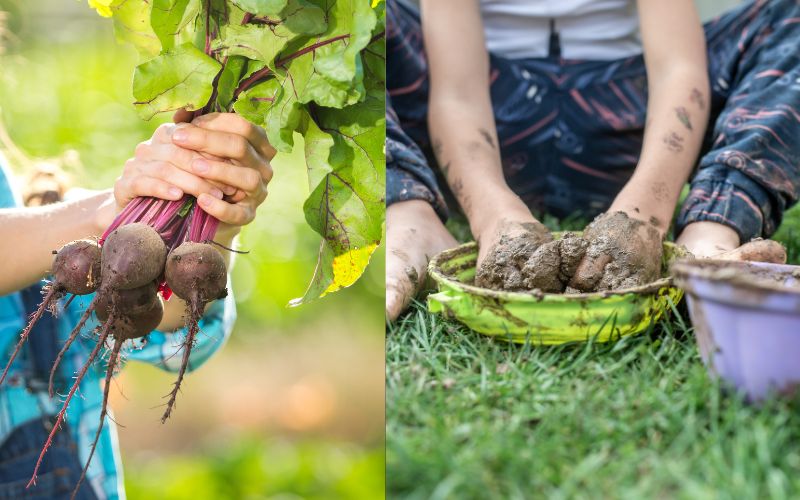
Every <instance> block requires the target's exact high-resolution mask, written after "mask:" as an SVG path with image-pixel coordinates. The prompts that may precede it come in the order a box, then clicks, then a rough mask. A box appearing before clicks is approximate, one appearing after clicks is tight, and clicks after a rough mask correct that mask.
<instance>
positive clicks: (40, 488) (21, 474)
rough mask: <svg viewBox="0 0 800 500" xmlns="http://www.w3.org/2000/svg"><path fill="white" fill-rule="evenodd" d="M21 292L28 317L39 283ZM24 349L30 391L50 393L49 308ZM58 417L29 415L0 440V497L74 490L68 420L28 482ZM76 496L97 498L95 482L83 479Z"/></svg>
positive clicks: (53, 340)
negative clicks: (33, 480) (30, 417)
mask: <svg viewBox="0 0 800 500" xmlns="http://www.w3.org/2000/svg"><path fill="white" fill-rule="evenodd" d="M20 297H21V298H22V303H23V305H24V307H25V313H26V318H28V317H30V316H31V315H32V314H33V313H34V312H35V311H36V309H38V307H39V304H40V303H41V301H42V299H43V295H42V286H41V284H39V283H37V284H35V285H32V286H30V287H28V288H25V289H24V290H22V291H20ZM24 349H26V354H27V356H26V361H27V366H26V367H25V370H24V373H25V380H26V385H27V388H28V390H29V391H32V392H46V391H47V384H48V379H49V377H50V368H51V367H52V366H53V362H54V361H55V358H56V355H57V354H58V351H59V346H58V324H57V321H56V318H55V317H53V315H52V314H51V313H50V311H45V313H44V314H42V316H41V318H40V319H39V321H38V322H37V323H36V325H35V326H34V327H33V329H32V331H31V332H30V335H29V336H28V340H27V342H26V344H25V347H24ZM54 422H55V418H54V417H40V418H36V419H33V420H29V421H27V422H25V423H24V424H22V425H19V426H17V427H16V428H14V430H13V431H11V434H10V435H9V436H8V437H7V438H6V439H5V441H4V442H3V443H2V445H0V500H6V499H18V498H25V499H43V500H44V499H60V498H69V496H70V495H71V494H72V490H73V489H74V488H75V485H76V484H77V483H78V479H79V478H80V475H81V471H82V469H83V465H82V464H81V462H80V459H79V458H78V446H77V444H76V443H75V440H74V439H73V438H72V433H71V432H70V430H69V428H68V426H67V424H66V422H65V423H64V424H62V426H61V427H62V428H61V430H60V431H59V432H58V433H57V434H56V436H55V438H54V440H53V443H52V445H51V446H50V448H49V449H48V450H47V453H46V454H45V456H44V460H43V461H42V465H41V467H40V468H39V474H38V479H37V481H36V485H35V486H31V487H30V488H27V487H26V486H27V484H28V481H29V480H30V477H31V475H32V474H33V470H34V468H35V466H36V461H37V459H38V457H39V453H40V452H41V450H42V447H43V446H44V443H45V442H46V441H47V437H48V434H50V431H51V430H52V428H53V424H54ZM76 498H79V499H81V500H93V499H96V498H97V497H96V496H95V494H94V491H93V490H92V487H91V486H90V485H89V484H88V483H84V484H82V485H81V490H80V491H79V492H78V495H76Z"/></svg>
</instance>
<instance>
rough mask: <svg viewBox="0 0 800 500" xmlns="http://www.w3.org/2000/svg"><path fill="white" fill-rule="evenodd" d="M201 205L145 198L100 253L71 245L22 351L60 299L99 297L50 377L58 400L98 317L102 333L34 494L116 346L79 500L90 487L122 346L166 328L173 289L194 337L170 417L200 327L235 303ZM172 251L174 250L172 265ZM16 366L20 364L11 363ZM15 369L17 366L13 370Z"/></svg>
mask: <svg viewBox="0 0 800 500" xmlns="http://www.w3.org/2000/svg"><path fill="white" fill-rule="evenodd" d="M195 202H196V200H194V199H193V198H190V197H189V198H185V199H184V200H182V201H181V202H178V203H177V204H176V203H168V204H163V203H160V201H159V200H155V199H152V198H137V199H136V200H134V201H133V202H131V203H129V204H128V206H127V207H126V208H125V210H124V211H123V212H122V213H121V214H120V215H119V216H118V217H117V219H115V221H114V222H113V223H112V225H111V226H110V227H109V228H108V229H107V230H106V232H105V234H104V235H103V237H102V238H101V239H100V245H98V244H97V243H95V242H91V241H77V242H73V243H70V244H68V245H65V246H64V248H62V249H61V250H59V252H58V253H57V255H56V259H55V261H54V264H53V276H54V280H53V283H52V285H51V286H50V288H49V289H48V293H47V295H46V297H45V300H44V302H43V303H42V306H41V307H40V310H39V311H38V312H37V314H35V315H34V317H33V318H32V322H31V325H29V327H28V328H26V331H25V332H23V336H22V338H21V340H20V344H19V345H18V347H17V351H18V350H19V348H20V347H21V345H22V343H23V342H24V340H25V338H26V337H27V335H28V333H29V331H30V327H31V326H32V324H33V323H35V321H36V320H37V319H38V317H39V316H41V314H42V313H43V311H44V310H45V308H47V307H49V304H50V303H51V302H52V301H53V300H54V299H60V298H62V297H64V296H65V295H66V294H67V293H71V294H73V298H74V296H75V295H85V294H88V293H92V292H96V294H95V297H94V299H93V300H92V302H91V303H90V304H89V305H88V307H87V308H86V311H85V312H84V314H83V315H82V316H81V318H80V320H79V321H78V323H77V325H76V326H75V328H74V329H73V330H72V332H71V333H70V335H69V337H68V338H67V340H66V342H65V344H64V346H63V348H62V349H61V351H60V352H59V353H58V355H57V357H56V359H55V362H54V364H53V367H52V370H51V372H50V384H49V391H50V396H51V397H53V396H54V384H53V382H54V378H55V374H56V373H57V369H58V367H59V365H60V363H61V361H62V359H63V358H64V356H65V355H66V353H67V351H68V350H69V349H70V347H71V346H72V344H73V343H74V342H75V340H76V339H77V338H78V336H79V335H80V334H81V331H82V330H83V327H84V325H85V324H86V322H87V321H88V320H89V318H91V316H92V313H95V314H96V316H97V318H98V320H99V322H100V326H98V327H97V328H96V329H95V331H94V332H93V335H95V336H96V341H97V344H96V345H95V346H94V348H93V349H92V351H91V353H90V354H89V356H88V358H87V359H86V362H85V363H84V365H83V366H82V367H81V368H80V369H79V370H78V372H77V374H76V376H75V379H74V382H73V384H72V386H71V388H70V389H69V391H68V393H67V396H66V398H65V400H64V403H63V405H62V407H61V410H60V411H59V413H58V415H57V418H56V423H55V425H54V426H53V429H52V430H51V432H50V435H49V436H48V438H47V441H46V442H45V444H44V446H43V448H42V451H41V453H40V455H39V459H38V461H37V464H36V467H35V468H34V471H33V475H32V477H31V480H30V482H29V484H28V485H29V486H30V485H32V484H34V483H35V481H36V477H37V473H38V471H39V467H40V465H41V463H42V460H43V458H44V455H45V453H46V452H47V450H48V449H49V447H50V445H51V444H52V440H53V437H54V436H55V433H56V432H58V430H59V428H60V426H61V423H62V422H63V421H64V418H65V415H66V411H67V408H68V407H69V404H70V402H71V401H72V398H73V396H74V395H75V393H76V392H77V390H78V388H79V387H80V383H81V381H82V380H83V378H84V377H85V375H86V373H87V372H88V370H89V367H90V366H91V365H92V364H93V363H94V362H96V361H97V359H98V358H99V357H100V352H101V349H102V348H103V347H104V346H106V347H108V346H107V345H106V344H107V343H109V342H108V341H109V340H110V339H112V338H113V339H114V342H113V344H112V346H111V348H110V354H109V359H108V366H107V368H106V377H105V387H104V392H103V403H102V407H101V411H100V413H101V414H100V424H99V426H98V429H97V432H96V434H95V439H94V441H93V443H92V446H91V451H90V454H89V458H88V460H87V461H86V464H85V467H84V469H83V472H82V474H81V477H80V479H79V481H78V484H77V485H76V486H75V490H74V491H73V496H74V495H75V494H76V493H77V491H78V488H80V485H81V483H82V482H83V480H84V479H85V476H86V471H87V469H88V467H89V464H90V463H91V459H92V457H93V456H94V452H95V449H96V447H97V442H98V440H99V438H100V433H101V432H102V429H103V425H104V423H105V417H106V415H107V407H108V394H109V390H110V387H111V379H112V377H113V376H114V372H115V370H116V368H117V367H118V366H119V363H120V356H121V351H122V344H123V343H124V342H125V341H127V340H132V339H137V338H141V337H144V336H146V335H147V334H148V333H150V332H151V331H152V330H154V329H155V328H157V327H158V325H159V323H161V321H162V319H163V315H164V305H163V303H162V301H161V299H160V298H159V293H161V294H162V295H163V296H164V298H165V299H168V298H169V295H170V293H171V290H170V288H169V287H171V288H172V290H174V293H175V294H176V295H177V296H178V297H180V298H182V299H184V300H185V301H186V304H187V306H186V310H187V312H186V325H187V329H188V332H187V335H186V339H185V341H184V344H183V349H184V353H183V361H182V365H181V368H180V371H179V373H178V378H177V381H176V382H175V385H174V389H173V390H172V391H171V393H170V394H169V402H168V403H167V410H166V411H165V413H164V416H163V418H162V421H165V420H166V419H167V418H168V417H169V415H170V412H171V411H172V408H173V407H174V405H175V400H176V398H177V394H178V392H179V390H180V386H181V382H182V380H183V377H184V375H185V373H186V370H187V367H188V364H189V354H190V352H191V349H192V347H193V346H194V343H195V338H196V336H197V333H198V331H199V327H198V321H199V320H200V318H201V317H202V314H203V311H204V309H205V306H206V304H208V303H209V302H211V301H213V300H216V299H219V298H223V297H225V296H226V295H227V290H226V288H225V286H226V282H227V270H226V267H225V262H224V260H223V258H222V256H221V255H220V254H219V252H218V251H217V250H216V249H214V248H213V247H211V246H210V245H208V244H206V243H193V242H194V241H211V238H212V237H213V235H214V233H215V232H216V228H217V221H216V219H214V218H213V217H210V216H209V215H208V214H206V213H205V212H203V211H202V210H200V209H199V207H197V205H196V203H195ZM168 249H172V251H171V252H170V253H169V259H167V253H168ZM70 300H71V299H70ZM15 355H16V352H15ZM13 359H14V358H13V357H12V359H11V360H12V361H13ZM10 364H11V363H10V362H9V366H10ZM6 370H8V367H6ZM4 377H5V373H4V374H3V378H4ZM0 382H2V379H0Z"/></svg>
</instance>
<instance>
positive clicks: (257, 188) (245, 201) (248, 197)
mask: <svg viewBox="0 0 800 500" xmlns="http://www.w3.org/2000/svg"><path fill="white" fill-rule="evenodd" d="M179 117H180V114H176V118H179ZM171 139H172V143H173V144H174V145H176V146H180V147H181V148H184V149H185V150H191V151H193V152H196V153H195V156H194V157H193V158H192V159H191V161H189V162H188V165H187V164H186V163H183V164H181V168H182V169H184V170H185V171H186V172H190V173H191V174H193V175H196V176H199V177H200V178H201V179H203V180H205V181H206V182H208V183H213V184H216V185H219V186H222V190H223V191H224V194H225V197H224V198H222V199H221V198H220V197H218V196H215V194H219V193H209V192H201V193H199V195H197V200H198V203H199V204H200V206H201V207H202V208H203V210H205V211H206V212H208V213H209V214H210V215H213V216H214V217H216V218H217V219H219V220H220V222H222V223H223V224H225V225H228V226H229V228H228V229H234V230H235V229H236V228H238V227H240V226H244V225H246V224H248V223H249V222H250V221H252V220H253V218H254V217H255V214H256V209H257V208H258V206H259V205H260V204H261V203H263V202H264V200H265V199H266V197H267V184H269V181H270V180H271V179H272V167H271V166H270V163H269V162H270V160H272V158H273V157H274V156H275V149H274V148H273V147H272V146H271V145H270V144H269V141H267V136H266V134H265V132H264V130H263V129H261V128H260V127H257V126H255V125H253V124H252V123H250V122H248V121H247V120H245V119H244V118H242V117H240V116H238V115H236V114H233V113H211V114H208V115H203V116H200V117H198V118H195V119H194V120H193V121H192V123H191V124H178V125H177V126H176V129H175V131H174V133H173V134H172V137H171ZM222 229H223V230H224V228H222Z"/></svg>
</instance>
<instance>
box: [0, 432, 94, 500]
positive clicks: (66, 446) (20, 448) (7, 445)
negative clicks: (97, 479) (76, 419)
mask: <svg viewBox="0 0 800 500" xmlns="http://www.w3.org/2000/svg"><path fill="white" fill-rule="evenodd" d="M54 422H55V419H54V418H53V417H45V418H36V419H33V420H29V421H28V422H26V423H24V424H22V425H20V426H18V427H16V428H15V429H14V430H13V431H12V432H11V434H10V435H9V436H8V437H7V438H6V440H5V441H4V442H3V444H2V446H0V500H18V499H30V500H62V499H64V500H66V499H68V498H69V497H70V495H71V494H72V490H73V489H74V488H75V485H76V484H78V479H79V478H80V476H81V470H82V466H81V463H80V461H79V459H78V449H77V445H76V444H75V441H74V440H73V439H72V438H71V437H70V436H71V432H70V430H69V428H68V426H67V424H66V423H64V424H63V425H62V428H61V430H60V431H59V432H58V433H57V434H56V435H55V437H54V438H53V443H52V445H51V446H50V448H49V449H48V450H47V453H46V454H45V456H44V459H43V460H42V464H41V466H40V468H39V475H38V477H37V480H36V485H33V486H31V487H30V488H27V484H28V481H29V480H30V478H31V474H32V473H33V469H34V467H35V465H36V460H37V459H38V457H39V453H40V452H41V450H42V446H43V445H44V443H45V441H46V440H47V435H48V434H49V433H50V430H51V429H52V428H53V424H54ZM75 498H76V499H77V500H97V496H96V495H95V493H94V491H93V490H92V487H91V486H90V485H89V484H88V483H87V482H84V483H83V484H81V488H80V490H79V491H78V494H77V495H75Z"/></svg>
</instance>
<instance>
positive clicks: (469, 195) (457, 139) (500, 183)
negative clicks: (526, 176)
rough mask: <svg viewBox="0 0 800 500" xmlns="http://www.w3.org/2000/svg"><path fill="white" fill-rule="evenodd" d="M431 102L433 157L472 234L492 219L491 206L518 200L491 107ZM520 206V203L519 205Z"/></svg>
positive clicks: (444, 100)
mask: <svg viewBox="0 0 800 500" xmlns="http://www.w3.org/2000/svg"><path fill="white" fill-rule="evenodd" d="M485 100H486V101H487V102H486V103H484V104H483V105H481V104H477V105H476V104H475V103H474V102H473V103H472V104H468V103H465V102H459V100H458V99H441V100H435V99H432V100H431V106H430V110H429V115H428V122H429V125H430V131H431V139H432V142H433V149H434V154H435V155H436V158H437V160H438V162H439V165H440V166H441V169H442V172H443V173H444V176H445V178H446V179H447V183H448V185H449V186H450V188H451V190H452V191H453V194H454V195H455V196H456V199H457V200H458V202H459V204H460V205H461V208H462V209H463V211H464V213H465V215H466V216H467V218H468V220H469V221H470V225H471V226H472V228H473V230H475V229H476V228H477V227H480V226H481V225H482V224H483V219H485V218H486V217H488V216H492V213H493V212H495V211H496V210H492V209H491V207H492V204H493V203H497V202H499V201H501V200H507V199H509V198H514V199H516V197H515V196H513V193H512V192H511V190H510V189H509V187H508V185H507V184H506V181H505V177H504V175H503V169H502V166H501V162H500V152H499V149H498V148H499V145H498V141H497V133H496V132H495V125H494V119H493V114H492V110H491V105H490V104H489V103H488V96H487V97H486V99H485ZM520 204H521V202H520Z"/></svg>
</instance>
